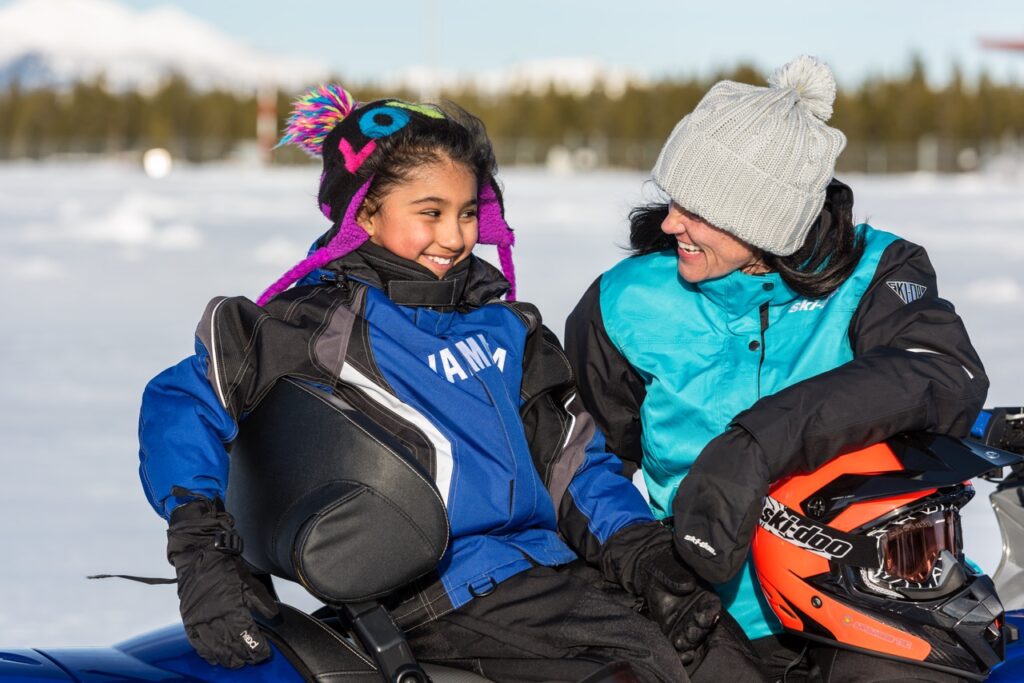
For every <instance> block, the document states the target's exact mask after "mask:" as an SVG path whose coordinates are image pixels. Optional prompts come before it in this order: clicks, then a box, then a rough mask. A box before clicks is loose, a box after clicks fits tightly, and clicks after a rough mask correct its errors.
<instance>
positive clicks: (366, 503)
mask: <svg viewBox="0 0 1024 683" xmlns="http://www.w3.org/2000/svg"><path fill="white" fill-rule="evenodd" d="M281 425H288V429H281V428H280V426H281ZM972 438H973V439H974V440H973V441H971V440H964V441H960V440H957V439H950V438H946V437H934V436H927V435H917V436H913V435H912V436H909V437H898V438H897V439H894V440H890V441H889V442H887V444H884V445H883V446H884V447H885V448H886V449H888V451H887V452H888V453H890V454H892V453H895V454H896V455H895V457H896V458H897V459H898V460H899V461H900V462H901V463H902V465H901V467H900V468H896V469H902V470H903V474H902V475H900V476H903V477H904V479H906V478H909V479H912V480H915V478H916V480H917V481H919V480H921V479H929V478H930V479H929V481H930V483H928V482H926V483H928V486H926V487H924V488H930V489H934V490H936V491H938V490H940V489H941V490H943V491H944V492H946V493H949V494H950V495H951V496H960V498H958V499H957V500H958V501H960V500H961V499H962V498H963V497H965V496H966V497H967V498H969V495H968V494H969V492H968V491H967V488H969V484H968V483H966V482H965V481H964V478H963V477H962V475H963V474H964V472H969V475H968V476H970V477H974V476H985V477H987V478H990V479H992V480H993V481H996V482H997V483H998V488H997V490H996V492H995V493H993V494H992V496H991V500H992V505H993V508H994V510H995V512H996V516H997V519H998V521H999V525H1000V529H1001V532H1002V537H1003V557H1002V562H1001V564H1000V565H999V568H998V570H997V571H996V574H995V576H994V582H995V585H996V586H997V587H998V591H999V596H1000V598H1001V599H1002V601H1003V604H1005V605H1006V606H1007V608H1008V610H1009V611H1007V612H1006V613H1005V616H1004V615H1003V614H1002V607H999V606H998V601H996V605H997V607H996V608H995V609H996V610H997V611H998V612H999V614H998V617H997V619H996V620H995V622H994V624H995V626H994V627H993V628H995V629H996V631H995V632H992V631H991V629H990V630H989V632H988V635H987V637H988V643H989V645H992V646H993V648H994V649H993V651H994V652H997V653H998V658H999V659H1003V660H1004V661H1002V662H1001V663H999V662H998V661H991V662H989V663H988V664H987V666H993V664H994V667H993V670H992V673H991V674H990V676H989V678H988V679H987V680H990V681H996V682H999V681H1024V645H1022V644H1018V643H1017V642H1015V641H1014V636H1013V631H1014V629H1015V627H1016V628H1024V457H1020V456H1018V455H1014V454H1013V453H1011V452H1010V451H1014V452H1016V453H1021V454H1024V410H1021V409H1016V410H1014V409H995V410H992V411H986V413H983V415H982V416H981V418H979V423H978V424H976V425H975V430H974V432H972ZM337 443H346V444H348V447H347V448H346V449H345V452H344V457H340V456H339V454H338V453H337V452H336V450H335V449H332V448H329V447H325V444H337ZM871 448H877V447H876V446H873V447H871ZM305 449H312V450H311V451H310V452H311V453H314V454H315V457H312V458H310V462H316V463H318V464H317V465H316V466H315V467H304V468H295V467H294V462H295V454H296V452H302V451H304V450H305ZM849 455H857V454H856V453H853V454H848V455H846V456H842V457H849ZM231 458H232V470H231V481H230V484H229V488H228V492H227V496H226V501H225V504H226V506H227V508H228V510H229V511H230V512H231V513H232V514H233V515H234V516H235V520H236V526H237V528H238V531H239V533H240V535H241V536H242V538H244V547H243V549H242V553H243V558H244V559H245V560H246V562H247V563H248V564H249V565H250V566H251V568H252V569H253V570H254V572H255V573H256V574H257V575H258V576H260V577H262V578H263V579H264V580H265V582H266V583H267V585H268V587H270V588H271V589H272V588H273V581H274V580H281V579H284V580H291V581H296V582H298V583H300V584H301V585H302V586H304V587H305V588H306V589H307V590H308V591H310V592H311V593H312V594H313V595H314V596H315V597H317V598H318V599H319V600H321V601H322V602H323V603H324V605H325V606H324V607H323V608H321V609H319V610H317V611H315V612H312V613H306V612H303V611H301V610H298V609H295V608H293V607H291V606H289V605H286V604H283V603H281V604H280V616H278V617H275V618H273V619H265V618H263V617H257V620H258V622H259V623H260V626H261V628H262V629H263V630H264V633H265V634H266V635H267V637H268V639H269V640H270V642H271V647H272V650H273V656H272V657H271V658H270V659H269V660H267V661H265V662H263V663H261V664H257V665H251V666H247V667H244V668H241V669H233V670H232V669H225V668H222V667H218V666H213V665H210V664H208V663H207V662H205V661H204V660H203V659H201V658H200V657H199V655H197V654H196V653H195V651H194V650H193V648H192V646H191V645H190V644H189V642H188V639H187V637H186V635H185V631H184V627H183V626H182V625H181V624H180V623H179V624H175V625H170V626H167V627H165V628H163V629H160V630H156V631H152V632H149V633H145V634H143V635H140V636H137V637H134V638H132V639H130V640H127V641H124V642H122V643H118V644H116V645H114V646H112V647H97V648H73V649H71V648H68V649H55V648H45V649H20V650H3V649H0V680H2V681H37V680H53V681H60V680H64V681H82V682H92V681H113V680H118V681H178V680H198V681H238V682H240V683H256V682H258V681H277V682H284V683H288V682H290V681H294V682H296V683H299V682H301V681H315V682H318V683H327V682H329V681H334V680H337V681H346V683H347V682H359V681H366V682H367V683H370V682H374V683H379V681H381V680H384V681H391V682H394V683H420V682H425V681H431V680H432V681H435V682H436V683H445V682H465V683H472V682H473V681H481V682H486V679H485V678H482V677H480V676H478V675H476V674H474V673H471V672H467V671H462V670H456V669H448V668H445V667H440V666H434V665H431V664H422V665H421V664H420V663H418V662H416V660H415V658H414V657H413V656H412V653H411V651H410V649H409V646H408V644H407V643H406V641H405V639H404V637H403V636H402V633H401V631H400V630H399V629H398V628H397V627H396V626H395V625H394V622H393V621H392V620H391V618H390V616H389V614H388V612H387V609H386V606H387V605H388V604H390V603H389V601H391V600H394V598H393V596H394V595H395V594H396V591H398V592H399V593H400V592H401V591H400V587H402V586H406V585H408V584H410V583H411V582H413V581H415V580H416V579H418V578H419V577H421V576H423V575H425V574H427V573H428V572H430V571H431V570H432V569H433V568H434V566H435V565H436V563H437V562H438V560H439V559H440V558H441V556H442V555H443V554H444V552H445V550H446V548H447V543H448V522H447V515H446V513H445V510H444V506H443V504H442V503H441V499H440V496H439V495H438V494H437V491H436V489H435V488H434V485H433V483H432V481H431V479H430V477H429V476H428V475H427V473H426V472H425V471H423V470H422V468H421V467H420V466H419V465H417V464H416V462H415V461H414V460H413V459H412V458H411V457H410V456H408V455H407V453H406V452H405V451H404V448H403V446H402V444H401V443H399V442H397V441H396V440H395V439H394V438H393V437H392V436H390V435H389V434H388V433H387V432H385V431H384V430H382V429H381V428H380V427H379V426H377V425H376V424H375V423H373V422H372V421H370V420H368V419H367V418H366V417H365V416H364V415H362V414H361V413H360V412H358V411H357V410H355V409H353V408H352V406H351V405H349V404H347V403H346V402H345V400H344V399H343V398H341V397H340V396H337V395H334V394H330V393H327V392H324V391H322V390H320V389H319V388H317V387H313V386H310V385H308V384H306V383H303V382H299V381H295V380H292V379H290V378H286V379H284V380H282V381H279V382H278V383H277V384H276V385H275V387H274V389H273V390H271V392H270V393H269V394H268V395H267V397H266V398H265V399H264V400H263V401H262V402H261V403H260V405H259V406H258V407H257V408H256V410H255V411H254V412H253V414H252V415H251V416H249V417H248V418H247V419H246V420H245V421H244V422H243V424H242V428H241V430H240V433H239V437H238V440H237V441H236V442H235V444H234V446H233V450H232V453H231ZM950 460H952V461H955V462H956V463H957V464H956V465H955V466H950V467H947V466H945V465H937V464H936V463H941V462H944V461H950ZM914 466H917V467H919V469H918V470H913V467H914ZM799 479H800V477H793V478H790V480H789V483H788V484H787V485H789V486H790V489H789V490H791V491H792V490H793V489H794V488H799V487H800V482H799ZM862 479H874V480H875V481H874V484H875V488H874V489H873V491H874V493H873V494H872V495H874V496H875V499H876V500H877V499H878V496H877V492H878V491H879V490H881V489H878V488H877V484H878V483H879V482H880V481H882V480H883V479H885V477H868V478H862ZM794 480H797V483H796V485H793V484H792V482H793V481H794ZM836 481H838V482H839V484H838V485H833V486H831V488H830V489H828V491H827V492H828V493H830V495H827V496H826V495H816V496H812V497H811V498H813V501H811V504H808V505H805V506H803V507H801V508H800V510H801V511H800V512H794V513H793V514H797V515H800V519H796V520H795V522H794V520H791V524H790V525H789V526H788V527H786V529H783V530H782V531H781V532H779V533H781V535H782V536H783V537H785V536H787V534H788V535H789V536H793V537H800V538H803V540H804V541H806V542H808V544H809V545H810V544H813V545H814V546H815V547H818V546H820V548H824V549H826V550H829V549H830V551H831V552H832V553H833V554H836V553H839V552H840V551H841V550H842V547H841V546H837V545H834V544H835V543H838V542H842V541H843V540H844V539H845V538H846V536H842V535H840V534H837V533H832V534H831V538H830V539H829V540H828V541H826V540H818V539H817V536H815V535H814V534H811V533H810V532H807V533H803V532H801V531H800V530H799V528H795V527H794V526H793V523H796V525H797V527H799V523H800V522H801V521H802V520H804V521H806V520H810V521H811V522H813V523H814V524H816V525H818V526H823V524H825V523H826V522H827V520H831V519H839V517H837V516H836V509H833V508H834V507H835V506H839V507H843V506H846V507H847V508H848V507H849V506H850V505H851V501H852V500H855V499H856V496H857V487H858V486H863V485H865V484H866V481H863V480H857V479H856V477H854V478H852V479H851V478H850V477H849V476H847V477H845V478H844V477H839V478H836V479H834V480H833V482H832V483H834V482H836ZM890 484H892V485H894V486H895V488H893V489H892V490H890V491H889V492H888V494H890V495H893V492H894V491H895V494H894V495H902V494H906V492H907V490H908V489H914V490H922V486H920V485H917V486H916V488H915V487H914V486H907V485H906V483H905V482H904V484H903V489H902V493H901V491H900V490H898V489H899V486H900V484H899V483H898V482H896V481H895V479H893V480H892V481H890ZM958 487H959V488H958ZM805 488H806V486H805ZM819 488H820V487H819ZM770 495H777V496H778V497H780V498H783V499H784V500H783V501H782V502H783V503H785V504H795V503H794V502H793V500H791V499H786V498H785V495H783V494H782V493H779V489H777V488H775V489H773V491H772V493H771V494H770ZM882 499H884V496H883V498H882ZM947 502H948V501H947ZM797 507H799V506H797ZM893 509H894V510H895V508H893ZM951 509H952V507H949V506H947V507H945V508H942V507H941V506H940V510H941V512H942V514H943V515H947V512H948V510H951ZM898 512H899V511H898V510H896V513H897V514H896V515H895V516H896V517H899V514H898ZM805 513H806V514H805ZM933 513H934V510H932V511H930V512H928V514H933ZM764 517H765V516H764V515H762V519H764ZM356 519H358V520H359V521H360V523H359V524H354V523H353V520H356ZM367 519H371V520H374V523H373V524H365V523H363V522H364V521H365V520H367ZM943 519H946V520H950V521H953V520H954V519H956V520H958V517H956V516H955V515H954V516H948V515H947V516H945V517H943ZM776 521H778V520H776ZM890 522H892V520H891V519H890V520H888V522H887V523H890ZM780 526H781V525H778V524H777V525H776V529H775V531H778V530H779V527H780ZM889 526H892V525H891V524H889ZM919 526H920V525H918V524H913V525H911V527H909V528H913V529H917V528H918V527H919ZM764 527H765V525H764V524H762V526H761V528H760V529H759V531H758V533H759V534H761V533H762V532H763V531H765V529H764ZM879 528H883V529H884V528H885V526H884V525H883V526H882V527H879ZM957 528H958V525H957ZM789 530H792V531H791V532H790V531H789ZM873 530H874V531H877V529H873ZM766 533H769V535H771V536H772V539H774V540H775V541H779V540H783V539H782V538H780V537H779V536H777V535H775V534H773V533H771V532H766ZM844 533H845V532H844ZM818 535H821V534H818ZM825 535H826V536H828V535H829V534H825ZM861 538H866V536H862V537H861ZM886 538H888V537H886ZM897 538H899V539H902V540H903V541H905V540H906V538H907V536H906V534H902V535H898V536H897ZM789 540H792V539H789ZM328 541H329V542H328ZM957 541H958V539H956V538H954V537H953V536H949V537H948V543H947V544H946V545H945V546H941V547H940V548H939V549H940V550H942V551H944V552H942V553H940V555H939V559H938V561H937V562H936V563H935V564H936V565H939V566H946V567H947V568H948V566H950V563H951V562H953V561H954V560H960V561H961V562H962V560H963V557H962V553H961V555H960V556H959V558H952V559H951V553H953V552H956V551H958V550H959V547H958V546H957ZM757 543H759V540H755V544H757ZM830 543H831V544H832V545H829V544H830ZM861 545H863V544H861ZM940 545H941V544H940ZM755 552H756V547H755ZM815 557H818V559H819V560H820V559H821V558H820V556H815ZM353 558H360V561H354V560H353ZM775 564H777V565H778V564H781V563H775ZM826 564H828V563H827V562H826ZM956 566H957V567H959V566H960V564H959V563H958V564H957V565H956ZM339 567H343V568H344V571H338V568H339ZM889 568H890V569H892V567H889ZM848 569H849V568H847V567H839V568H838V569H837V571H843V572H846V571H847V570H848ZM946 575H947V576H954V578H955V577H956V576H959V574H958V573H957V572H956V571H950V572H946ZM812 578H813V577H812ZM875 578H876V579H877V578H878V577H877V576H876V577H875ZM889 578H892V577H889ZM918 578H920V577H918ZM928 578H929V580H930V579H932V578H934V577H933V576H931V575H929V577H928ZM962 579H963V577H962V576H959V579H956V580H962ZM815 580H816V579H815ZM948 580H949V579H946V578H941V577H940V582H942V581H948ZM974 580H976V581H978V582H980V583H979V585H984V582H985V581H989V582H990V583H991V581H990V580H989V579H988V577H984V576H983V575H980V572H979V573H978V576H977V577H975V579H974ZM762 584H763V585H764V584H765V581H764V580H762ZM833 584H834V585H832V586H831V587H830V588H829V590H831V591H832V592H831V593H830V595H831V596H832V597H833V598H835V599H836V600H839V599H841V597H842V596H841V595H840V594H841V593H842V590H843V588H842V586H841V585H840V584H839V582H833ZM771 590H772V589H766V594H767V595H768V596H769V599H770V601H772V600H776V601H781V602H782V603H785V602H786V598H785V597H783V595H782V594H781V593H777V594H776V595H774V596H773V595H772V594H771ZM925 590H927V589H925ZM880 598H885V596H880ZM988 607H989V608H991V607H992V605H991V602H989V603H988ZM990 611H991V610H990ZM965 617H966V615H965ZM967 621H969V620H967ZM815 634H819V635H820V632H818V631H815V632H813V633H810V635H812V636H813V635H815ZM883 656H884V655H883ZM632 680H635V679H634V677H633V676H632V673H631V671H630V670H629V669H628V666H616V665H612V666H610V667H606V669H605V670H603V671H601V672H598V673H597V674H595V675H593V676H591V677H590V678H588V679H587V683H598V682H609V683H611V682H618V683H626V682H627V681H632Z"/></svg>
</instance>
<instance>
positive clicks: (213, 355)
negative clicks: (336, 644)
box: [210, 297, 228, 410]
mask: <svg viewBox="0 0 1024 683" xmlns="http://www.w3.org/2000/svg"><path fill="white" fill-rule="evenodd" d="M225 301H227V298H226V297H225V298H223V299H221V300H220V301H218V302H217V305H216V306H214V307H213V313H211V314H210V362H211V363H213V388H214V391H216V392H217V398H218V399H220V404H221V405H222V406H224V410H228V402H227V400H226V399H225V398H224V392H222V391H221V388H220V367H219V366H218V365H217V309H218V308H220V305H221V304H222V303H224V302H225Z"/></svg>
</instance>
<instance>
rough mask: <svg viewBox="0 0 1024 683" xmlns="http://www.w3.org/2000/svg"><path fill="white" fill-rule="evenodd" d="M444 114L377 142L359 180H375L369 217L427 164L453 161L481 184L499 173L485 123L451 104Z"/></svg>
mask: <svg viewBox="0 0 1024 683" xmlns="http://www.w3.org/2000/svg"><path fill="white" fill-rule="evenodd" d="M443 111H444V114H445V118H444V119H435V120H431V121H430V122H429V124H428V125H422V126H407V127H406V128H403V129H402V130H400V131H398V132H397V133H395V134H393V135H388V136H386V137H383V138H379V139H378V140H377V141H376V142H377V150H378V151H377V153H375V154H373V155H372V156H371V157H370V158H369V159H367V161H366V163H364V164H363V166H361V167H360V168H359V175H360V176H362V177H364V178H369V177H371V176H373V185H371V186H370V189H369V191H368V192H367V193H366V200H365V204H364V206H365V207H366V210H367V212H368V213H370V214H373V213H375V212H376V211H377V210H378V209H379V207H380V205H381V202H383V200H384V198H385V197H386V196H387V194H388V192H390V191H391V189H392V188H393V187H395V186H396V185H399V184H401V183H403V182H406V181H407V180H409V178H410V177H411V176H412V174H413V173H414V172H415V170H416V169H418V168H421V167H422V166H424V165H427V164H433V163H437V162H439V161H443V160H446V159H450V160H451V161H453V162H455V163H457V164H462V165H464V166H465V167H466V168H467V169H469V171H470V172H471V173H473V175H474V176H475V177H476V180H477V183H478V184H479V183H483V182H484V181H485V180H486V179H487V178H488V177H490V176H493V175H494V174H495V173H496V172H497V166H498V164H497V161H496V160H495V157H494V149H493V148H492V147H491V141H490V139H488V137H487V130H486V128H485V127H484V124H483V121H481V120H480V119H478V118H477V117H475V116H473V115H472V114H470V113H469V112H467V111H466V110H465V109H463V108H461V107H459V106H458V105H456V104H453V103H450V102H447V103H445V106H444V108H443Z"/></svg>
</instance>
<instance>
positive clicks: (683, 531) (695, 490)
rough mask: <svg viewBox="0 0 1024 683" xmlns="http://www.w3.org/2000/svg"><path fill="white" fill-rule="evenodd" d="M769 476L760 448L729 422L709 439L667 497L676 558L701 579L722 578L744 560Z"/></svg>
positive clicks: (712, 579)
mask: <svg viewBox="0 0 1024 683" xmlns="http://www.w3.org/2000/svg"><path fill="white" fill-rule="evenodd" d="M770 483H771V475H770V473H769V471H768V465H767V464H766V463H765V459H764V454H763V453H762V451H761V447H760V446H759V445H758V444H757V442H756V441H754V438H753V437H752V436H750V434H748V433H747V431H746V430H745V429H742V428H740V427H734V428H732V429H730V430H729V431H727V432H725V433H724V434H722V435H721V436H718V437H716V438H715V439H712V440H711V442H710V443H708V445H707V446H705V447H704V450H703V451H701V454H700V456H699V457H698V458H697V460H696V461H694V463H693V466H692V467H691V468H690V471H689V473H687V475H686V476H685V477H683V481H682V482H681V483H680V484H679V489H678V490H677V491H676V497H675V500H673V501H672V515H673V525H674V527H675V531H674V534H675V545H676V551H677V552H678V553H679V557H680V558H682V561H683V562H684V563H685V564H686V565H687V566H688V567H690V568H692V569H693V571H695V572H696V573H697V574H698V575H700V576H701V577H702V578H704V579H706V580H707V581H710V582H711V583H725V582H726V581H728V580H729V579H731V578H732V577H733V576H735V575H736V573H737V572H738V571H739V570H740V568H741V567H742V566H743V563H744V562H745V561H746V559H747V552H748V549H749V548H750V541H751V539H752V538H753V537H754V531H755V529H756V528H757V519H758V517H759V516H760V514H761V508H762V506H763V505H764V497H765V495H767V493H768V485H769V484H770Z"/></svg>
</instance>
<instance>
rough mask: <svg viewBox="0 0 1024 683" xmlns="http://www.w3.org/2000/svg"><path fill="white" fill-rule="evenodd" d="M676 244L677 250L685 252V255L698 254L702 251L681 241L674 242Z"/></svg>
mask: <svg viewBox="0 0 1024 683" xmlns="http://www.w3.org/2000/svg"><path fill="white" fill-rule="evenodd" d="M676 244H677V245H678V246H679V248H680V249H681V250H682V251H685V252H686V253H687V254H699V253H701V252H702V251H704V250H703V249H701V248H700V247H698V246H696V245H694V244H689V243H687V242H683V241H682V240H676Z"/></svg>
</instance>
